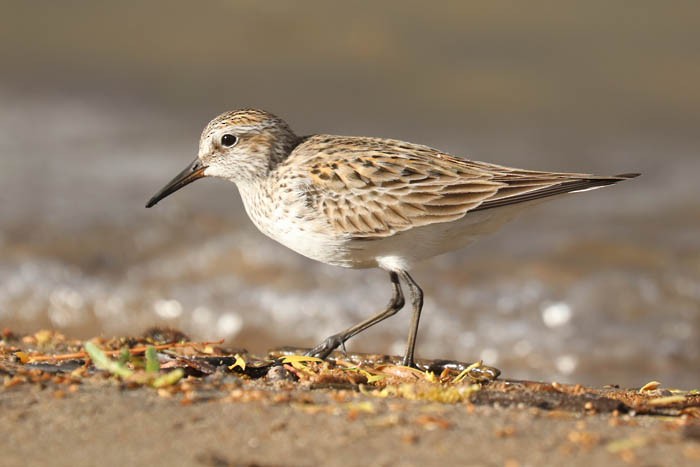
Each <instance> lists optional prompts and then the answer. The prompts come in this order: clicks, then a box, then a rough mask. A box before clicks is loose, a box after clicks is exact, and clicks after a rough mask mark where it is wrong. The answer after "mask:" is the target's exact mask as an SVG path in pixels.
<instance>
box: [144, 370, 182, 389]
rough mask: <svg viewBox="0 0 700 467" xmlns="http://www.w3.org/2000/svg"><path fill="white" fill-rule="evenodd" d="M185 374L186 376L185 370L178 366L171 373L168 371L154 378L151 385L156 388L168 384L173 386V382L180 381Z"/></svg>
mask: <svg viewBox="0 0 700 467" xmlns="http://www.w3.org/2000/svg"><path fill="white" fill-rule="evenodd" d="M183 376H185V370H183V369H182V368H176V369H174V370H173V371H171V372H170V373H166V374H164V375H162V376H159V377H158V378H156V379H154V380H153V382H152V383H151V386H153V387H154V388H156V389H158V388H163V387H166V386H172V385H173V384H175V383H177V382H178V381H180V380H181V379H182V377H183Z"/></svg>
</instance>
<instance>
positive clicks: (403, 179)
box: [287, 135, 614, 239]
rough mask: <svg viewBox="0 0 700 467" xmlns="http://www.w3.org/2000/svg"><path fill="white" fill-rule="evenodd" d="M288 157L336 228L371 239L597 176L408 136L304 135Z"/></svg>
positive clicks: (314, 202) (544, 193)
mask: <svg viewBox="0 0 700 467" xmlns="http://www.w3.org/2000/svg"><path fill="white" fill-rule="evenodd" d="M287 162H288V165H287V167H288V168H291V167H295V170H303V171H304V174H303V175H304V176H305V178H308V179H309V180H310V181H311V183H312V185H313V188H314V189H313V190H309V196H310V197H311V198H310V199H308V200H307V201H308V204H309V205H310V206H311V207H313V209H315V210H317V212H322V213H323V214H324V215H325V217H326V218H327V219H328V221H329V223H330V225H331V226H332V227H333V228H334V229H336V231H337V232H343V233H347V234H348V235H350V236H352V237H355V238H366V239H371V238H381V237H387V236H390V235H393V234H395V233H397V232H401V231H404V230H408V229H411V228H414V227H419V226H424V225H428V224H433V223H439V222H449V221H454V220H456V219H459V218H461V217H463V216H464V215H465V214H466V213H467V212H469V211H472V210H478V209H487V208H489V207H497V206H504V205H508V204H512V203H517V202H522V201H529V200H531V199H537V198H539V197H543V196H551V195H554V194H558V193H559V192H562V193H563V192H567V191H575V190H578V189H585V187H578V188H577V185H574V186H571V187H569V186H567V185H568V184H570V183H572V182H576V181H582V180H584V181H586V182H587V183H588V181H589V180H591V179H592V178H591V176H589V175H585V174H564V173H548V172H534V171H527V170H517V169H510V168H508V167H503V166H498V165H492V164H487V163H483V162H475V161H469V160H465V159H459V158H456V157H453V156H450V155H448V154H444V153H441V152H439V151H437V150H435V149H432V148H429V147H427V146H421V145H416V144H411V143H405V142H402V141H396V140H387V139H379V138H363V137H341V136H329V135H317V136H313V137H310V138H308V139H306V140H305V141H304V142H303V143H302V144H301V145H299V146H298V147H297V148H296V149H295V150H294V151H293V153H292V154H291V156H290V159H289V160H288V161H287ZM609 183H614V182H608V183H606V184H609ZM547 190H549V191H547ZM561 190H563V191H561ZM540 195H541V196H540Z"/></svg>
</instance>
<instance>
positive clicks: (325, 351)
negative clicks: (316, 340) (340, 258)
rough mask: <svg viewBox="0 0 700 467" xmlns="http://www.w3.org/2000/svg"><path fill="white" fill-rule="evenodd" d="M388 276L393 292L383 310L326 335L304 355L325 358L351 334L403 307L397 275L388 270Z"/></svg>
mask: <svg viewBox="0 0 700 467" xmlns="http://www.w3.org/2000/svg"><path fill="white" fill-rule="evenodd" d="M389 277H390V278H391V284H392V288H393V294H392V296H391V300H390V301H389V304H388V305H387V307H386V309H385V310H383V311H382V312H381V313H378V314H376V315H374V316H372V317H371V318H369V319H367V320H365V321H362V322H361V323H359V324H356V325H355V326H352V327H350V328H348V329H346V330H345V331H343V332H340V333H338V334H334V335H332V336H329V337H327V338H326V339H325V340H324V341H323V342H321V343H320V344H318V345H317V346H316V347H314V348H313V349H311V350H309V351H308V352H306V355H309V356H312V357H318V358H326V357H327V356H328V355H330V354H331V352H333V351H334V350H335V349H337V348H338V347H339V346H341V345H343V344H345V341H347V340H348V339H350V338H351V337H352V336H354V335H356V334H359V333H361V332H362V331H364V330H365V329H367V328H369V327H372V326H374V325H375V324H377V323H379V322H381V321H384V320H385V319H387V318H388V317H390V316H394V315H395V314H396V313H397V312H398V311H399V310H400V309H401V308H403V306H404V304H405V303H406V300H405V299H404V297H403V291H402V290H401V283H400V282H399V275H398V274H397V273H395V272H389Z"/></svg>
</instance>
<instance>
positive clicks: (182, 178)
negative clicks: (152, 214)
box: [146, 159, 207, 208]
mask: <svg viewBox="0 0 700 467" xmlns="http://www.w3.org/2000/svg"><path fill="white" fill-rule="evenodd" d="M206 168H207V167H206V166H205V165H203V164H202V162H201V161H200V160H199V159H195V160H194V161H193V162H192V163H191V164H190V165H189V166H187V168H186V169H185V170H183V171H182V172H180V173H179V174H177V175H176V176H175V178H173V179H172V180H170V182H169V183H168V184H167V185H165V186H164V187H163V188H162V189H161V190H160V191H159V192H158V193H156V194H155V195H153V198H151V199H150V200H148V203H147V204H146V207H147V208H150V207H153V206H155V205H156V203H158V201H160V200H161V199H163V198H165V197H166V196H168V195H170V194H172V193H175V192H176V191H177V190H179V189H180V188H182V187H183V186H185V185H189V184H190V183H192V182H194V181H195V180H197V179H199V178H202V177H204V169H206Z"/></svg>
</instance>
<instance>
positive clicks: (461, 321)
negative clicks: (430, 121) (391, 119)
mask: <svg viewBox="0 0 700 467" xmlns="http://www.w3.org/2000/svg"><path fill="white" fill-rule="evenodd" d="M5 98H6V99H8V100H10V99H11V98H10V97H9V96H5ZM27 99H28V98H27V97H26V96H24V97H23V105H22V106H18V107H16V110H15V111H14V112H13V113H12V114H11V115H9V114H7V113H2V114H0V119H1V124H0V128H2V130H0V145H1V147H2V152H3V153H4V154H6V155H10V157H9V158H8V157H4V158H3V160H2V164H3V167H2V168H3V170H1V171H0V185H2V186H3V191H2V199H1V202H2V206H3V213H2V215H3V217H2V221H3V229H2V237H0V253H1V255H2V262H1V263H0V322H1V323H2V325H3V326H11V327H12V328H15V329H18V330H28V331H31V330H35V329H37V328H39V327H52V328H57V329H62V330H65V331H66V332H69V333H71V334H73V335H77V336H84V337H87V336H90V335H92V334H94V333H102V334H107V335H112V334H123V333H135V332H140V331H142V330H144V329H145V328H146V327H148V326H151V325H154V324H164V325H169V326H174V327H178V328H180V329H182V330H184V331H186V332H188V333H190V334H191V335H192V336H194V337H195V338H202V339H214V338H219V337H224V338H227V339H229V340H230V341H231V342H234V343H235V344H237V345H243V346H247V347H249V348H251V349H252V350H254V351H263V350H265V349H266V348H268V347H269V346H274V345H281V344H289V345H308V346H310V345H313V344H315V343H316V342H317V341H320V340H321V339H322V338H324V337H325V336H327V335H329V334H331V333H334V332H337V331H339V330H341V329H343V328H345V327H346V326H349V325H351V324H353V323H355V322H357V321H359V320H361V319H363V318H364V317H366V316H368V315H369V314H370V313H371V312H374V311H376V310H378V309H379V308H380V307H381V306H382V305H383V304H384V303H385V301H386V300H387V298H388V296H389V287H388V281H387V278H386V277H385V274H384V273H382V272H380V271H371V272H368V273H362V272H356V271H348V270H344V269H340V268H333V267H330V266H325V265H321V264H317V263H314V262H312V261H310V260H307V259H305V258H303V257H300V256H298V255H296V254H294V253H292V252H290V251H287V250H286V249H284V248H283V247H281V246H279V245H277V244H275V243H273V242H272V241H271V240H269V239H267V238H265V237H263V236H262V235H261V234H260V233H258V232H257V231H255V230H254V228H253V227H252V226H251V224H250V223H249V222H248V221H247V219H246V218H245V217H244V216H245V215H244V214H242V209H241V204H240V201H239V200H238V195H237V193H236V190H235V187H234V186H233V185H230V184H228V183H226V182H219V183H214V182H212V181H203V182H198V183H197V184H195V185H193V186H191V187H188V188H187V189H186V190H183V192H181V193H178V194H177V195H175V196H173V197H172V198H170V199H168V200H167V201H166V202H164V203H162V204H161V205H159V206H158V207H157V208H156V209H152V210H146V209H144V208H143V204H144V202H145V200H146V199H147V198H148V197H149V196H150V195H151V194H152V192H154V191H155V190H156V189H158V188H159V187H160V186H161V185H162V184H163V183H164V182H165V181H167V179H169V178H170V176H171V175H173V174H174V173H175V172H176V171H177V170H178V169H179V168H180V166H184V164H185V163H187V162H188V161H189V160H190V159H191V157H192V154H194V151H195V144H196V140H197V137H198V130H199V129H198V128H196V127H195V126H193V125H192V126H188V125H186V124H183V123H182V122H178V121H173V120H169V119H168V118H167V117H165V116H163V115H155V117H157V119H158V121H159V123H158V124H157V125H152V126H151V122H152V121H153V119H154V114H153V113H152V112H149V111H146V110H136V111H134V110H133V109H132V110H130V111H128V112H123V111H115V110H114V109H110V108H105V107H102V106H100V105H91V104H90V103H89V102H87V101H85V102H82V103H78V104H76V101H74V100H67V101H64V100H60V99H59V100H54V101H49V102H47V100H46V99H45V98H42V100H41V101H40V102H35V103H32V102H31V101H28V100H27ZM6 101H7V100H6ZM32 104H34V105H32ZM47 109H48V110H47ZM66 116H69V118H67V117H66ZM37 120H42V121H44V122H46V125H45V126H44V127H43V128H44V129H43V130H42V132H41V137H40V138H38V137H37V132H35V131H34V130H33V127H28V126H26V125H25V123H24V122H26V121H37ZM144 126H148V128H149V131H147V132H144V131H143V127H144ZM169 126H172V127H173V128H175V129H178V131H177V132H176V133H177V134H178V136H176V137H168V136H167V135H170V134H173V130H171V129H170V128H169ZM182 128H186V129H187V130H186V131H181V129H182ZM512 138H513V139H514V140H515V141H514V142H513V145H516V142H517V135H516V136H513V137H512ZM489 139H490V137H488V136H487V137H485V138H484V141H477V142H476V145H477V146H479V145H487V144H488V140H489ZM127 140H128V142H127ZM472 144H474V141H472ZM500 144H503V143H500ZM519 144H523V143H522V142H520V143H519ZM657 144H658V143H656V144H655V143H653V142H652V143H649V144H648V145H645V144H644V142H641V141H636V142H635V147H634V150H635V154H636V157H637V158H636V161H637V163H639V161H643V160H644V156H648V157H649V159H650V160H653V158H654V154H643V153H642V154H640V151H643V150H644V148H645V147H651V148H655V147H656V146H657ZM521 149H522V148H521ZM537 149H538V148H533V147H530V148H524V150H523V152H525V153H531V152H536V151H537ZM614 151H621V152H626V151H624V150H623V149H621V148H613V149H608V152H609V153H610V157H611V158H612V153H613V152H614ZM47 154H50V157H46V155H47ZM605 156H606V155H605V154H602V158H603V159H605ZM541 158H542V157H541ZM543 159H546V158H543ZM554 159H556V156H553V160H552V161H551V162H552V164H555V165H562V164H561V162H560V161H557V160H554ZM618 160H622V161H623V162H622V163H620V162H618ZM524 162H525V161H523V163H524ZM538 162H542V164H544V168H547V165H546V162H547V161H546V160H543V161H538ZM597 163H598V164H601V162H600V161H597ZM681 163H682V164H684V167H685V168H686V170H685V171H682V170H679V165H676V164H681ZM592 165H596V164H595V163H594V164H592ZM608 165H609V166H608V167H607V169H606V170H607V172H617V171H629V170H638V169H644V168H645V167H639V166H636V165H634V166H633V165H630V164H628V163H626V157H625V155H624V154H623V155H622V156H621V157H619V158H616V159H615V160H614V162H611V163H610V164H608ZM697 165H698V161H697V159H696V158H695V155H694V154H691V153H689V154H687V155H686V156H683V155H682V148H679V149H678V150H677V152H676V162H675V163H674V165H673V166H664V167H662V168H661V169H660V170H658V171H656V172H652V173H647V174H646V175H645V177H644V178H640V179H638V180H634V181H630V182H626V183H624V184H621V185H619V186H615V187H611V188H607V189H605V190H598V191H596V192H592V193H585V194H581V195H578V196H572V197H569V198H567V199H563V200H558V201H555V202H553V203H551V204H549V205H543V206H541V207H538V208H536V209H534V210H532V211H530V212H528V213H526V214H525V215H523V216H522V217H521V219H519V220H517V221H515V222H514V223H513V224H511V225H509V226H506V227H505V228H504V229H503V232H502V233H500V234H498V235H496V236H495V237H494V238H492V239H485V240H484V241H482V242H480V243H477V244H475V245H474V246H473V247H472V248H471V249H467V250H465V251H460V252H456V253H454V254H451V255H447V256H444V257H440V258H437V259H435V260H432V261H429V262H427V263H426V264H424V265H422V266H421V267H419V268H418V270H417V271H416V272H415V274H414V276H415V277H416V278H417V280H418V281H419V282H420V283H421V284H422V285H423V287H424V289H425V291H426V295H427V299H426V304H425V314H424V316H425V317H424V319H423V323H422V327H421V334H420V337H419V350H418V353H419V355H421V356H424V357H453V358H459V359H464V360H473V359H478V358H484V359H485V360H486V361H487V362H488V363H489V364H494V365H498V366H500V367H501V368H502V369H503V370H504V371H505V372H506V374H507V375H509V376H510V377H529V378H542V379H558V380H570V381H584V382H592V383H596V382H598V383H615V382H622V383H624V384H628V385H632V384H641V383H643V382H644V381H645V380H648V379H652V378H654V379H661V380H663V381H665V382H668V383H669V384H676V385H685V386H692V385H697V381H698V380H697V374H696V373H695V372H694V371H693V369H694V368H697V365H698V364H700V339H699V337H700V336H699V335H698V330H699V329H700V305H699V303H700V248H699V247H700V239H699V237H698V235H696V232H697V229H698V227H700V216H699V215H698V214H700V210H699V209H698V205H697V199H696V198H695V196H694V194H695V193H694V190H688V189H687V187H688V186H692V183H693V180H692V179H694V176H695V174H696V173H697V171H696V169H697V168H698V167H697ZM8 166H9V167H10V168H11V170H8ZM577 168H578V167H577ZM690 169H692V170H690ZM18 174H19V175H18ZM671 179H672V180H673V181H674V183H673V184H671V183H669V181H670V180H671ZM640 200H641V201H640ZM407 325H408V313H407V312H404V313H403V314H400V315H399V316H397V317H394V318H392V319H391V320H389V321H388V322H386V323H384V324H382V325H380V326H378V327H377V328H375V329H373V330H371V331H368V332H367V333H366V334H363V335H361V336H358V337H357V338H355V339H353V340H352V342H350V343H349V345H348V347H349V348H350V349H355V350H362V351H383V352H393V353H402V352H403V350H404V347H403V346H404V339H405V333H406V329H407Z"/></svg>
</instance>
